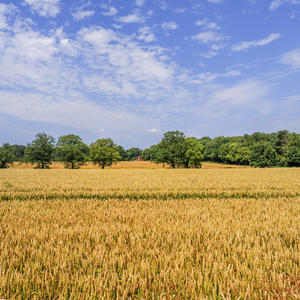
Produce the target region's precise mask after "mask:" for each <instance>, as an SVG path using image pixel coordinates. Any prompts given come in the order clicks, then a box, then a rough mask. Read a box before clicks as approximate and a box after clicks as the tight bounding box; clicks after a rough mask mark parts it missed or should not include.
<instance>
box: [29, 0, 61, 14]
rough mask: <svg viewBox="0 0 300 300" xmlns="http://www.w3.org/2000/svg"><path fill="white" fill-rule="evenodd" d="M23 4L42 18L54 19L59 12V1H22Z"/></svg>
mask: <svg viewBox="0 0 300 300" xmlns="http://www.w3.org/2000/svg"><path fill="white" fill-rule="evenodd" d="M24 3H26V4H28V5H30V8H31V9H32V11H34V12H37V13H38V14H39V15H41V16H43V17H49V16H50V17H56V16H57V15H58V14H59V12H60V10H59V0H24Z"/></svg>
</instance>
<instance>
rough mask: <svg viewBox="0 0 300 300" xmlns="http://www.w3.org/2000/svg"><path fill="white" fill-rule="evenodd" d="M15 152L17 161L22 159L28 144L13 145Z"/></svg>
mask: <svg viewBox="0 0 300 300" xmlns="http://www.w3.org/2000/svg"><path fill="white" fill-rule="evenodd" d="M11 147H12V148H13V149H14V154H15V161H22V159H23V158H24V155H25V149H26V146H24V145H12V146H11Z"/></svg>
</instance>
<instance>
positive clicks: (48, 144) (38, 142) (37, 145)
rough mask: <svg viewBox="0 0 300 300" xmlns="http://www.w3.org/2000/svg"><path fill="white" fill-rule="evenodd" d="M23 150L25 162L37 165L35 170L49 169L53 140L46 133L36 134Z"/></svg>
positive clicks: (53, 149) (52, 152)
mask: <svg viewBox="0 0 300 300" xmlns="http://www.w3.org/2000/svg"><path fill="white" fill-rule="evenodd" d="M35 137H36V139H35V140H34V141H32V143H28V144H27V147H26V149H25V154H27V155H26V162H30V163H31V164H35V163H36V164H37V166H36V167H35V168H36V169H49V168H50V165H51V164H52V162H51V160H52V158H53V154H54V151H55V148H54V138H53V137H52V136H50V135H47V134H46V133H44V132H42V133H38V134H37V135H36V136H35Z"/></svg>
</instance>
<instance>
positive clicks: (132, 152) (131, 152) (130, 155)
mask: <svg viewBox="0 0 300 300" xmlns="http://www.w3.org/2000/svg"><path fill="white" fill-rule="evenodd" d="M142 153H143V151H142V150H141V149H140V148H134V147H133V148H130V149H128V150H126V152H125V154H126V160H127V161H131V160H136V158H137V157H138V156H141V155H142Z"/></svg>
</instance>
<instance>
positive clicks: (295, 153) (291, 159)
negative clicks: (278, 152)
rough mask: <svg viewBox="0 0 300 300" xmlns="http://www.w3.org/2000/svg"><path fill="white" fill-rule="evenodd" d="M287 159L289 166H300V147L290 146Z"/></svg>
mask: <svg viewBox="0 0 300 300" xmlns="http://www.w3.org/2000/svg"><path fill="white" fill-rule="evenodd" d="M286 161H287V164H288V166H289V167H300V147H297V146H290V147H289V148H288V150H287V152H286Z"/></svg>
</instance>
